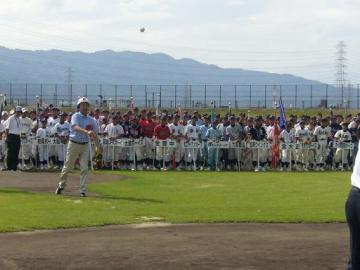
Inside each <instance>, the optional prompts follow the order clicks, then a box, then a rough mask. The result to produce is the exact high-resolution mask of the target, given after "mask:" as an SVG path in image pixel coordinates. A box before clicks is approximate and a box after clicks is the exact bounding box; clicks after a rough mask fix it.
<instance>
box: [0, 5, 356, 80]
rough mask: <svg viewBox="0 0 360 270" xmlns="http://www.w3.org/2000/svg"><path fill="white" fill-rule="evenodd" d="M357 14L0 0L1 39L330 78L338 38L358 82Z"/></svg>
mask: <svg viewBox="0 0 360 270" xmlns="http://www.w3.org/2000/svg"><path fill="white" fill-rule="evenodd" d="M359 18H360V1H359V0H341V1H339V0H76V1H75V0H1V1H0V36H1V41H0V46H4V47H8V48H12V49H14V48H16V49H30V50H47V49H60V50H67V51H85V52H94V51H98V50H107V49H111V50H115V51H139V52H146V53H158V52H161V53H166V54H169V55H170V56H172V57H174V58H176V59H181V58H193V59H195V60H198V61H200V62H203V63H207V64H214V65H217V66H220V67H226V68H242V69H249V70H259V71H267V72H273V73H281V74H293V75H297V76H302V77H305V78H307V79H313V80H318V81H321V82H325V83H334V82H335V80H336V75H335V73H336V58H337V54H336V51H337V49H336V45H337V44H338V43H339V42H340V41H344V42H345V44H346V48H345V51H346V59H347V60H346V65H347V68H346V72H347V76H346V79H347V82H348V83H360V51H359V50H358V48H360V35H359V29H360V19H359ZM142 27H145V29H146V30H145V32H144V33H142V32H140V31H139V29H140V28H142Z"/></svg>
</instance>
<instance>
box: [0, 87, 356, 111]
mask: <svg viewBox="0 0 360 270" xmlns="http://www.w3.org/2000/svg"><path fill="white" fill-rule="evenodd" d="M359 90H360V89H359V85H358V84H357V85H354V84H352V85H326V84H313V85H290V84H289V85H110V84H46V83H43V84H34V83H0V93H2V94H5V95H6V99H7V104H8V105H21V106H33V105H35V104H36V103H37V101H38V102H39V103H40V104H41V105H43V106H45V105H48V104H53V105H55V106H59V107H62V106H63V107H68V106H74V103H75V101H76V100H77V98H78V97H79V96H86V97H88V98H89V99H90V101H91V102H92V103H93V104H94V105H95V106H98V107H108V108H113V109H116V108H126V107H128V106H129V105H130V103H131V102H132V100H133V102H134V104H135V106H138V107H145V108H175V107H179V106H181V107H182V108H209V107H214V108H228V107H229V106H230V107H231V108H273V107H274V106H276V102H277V100H278V99H279V97H281V98H282V101H283V103H284V105H285V106H286V107H288V108H294V109H305V108H345V109H359V106H360V104H359V102H360V97H359V94H360V93H359Z"/></svg>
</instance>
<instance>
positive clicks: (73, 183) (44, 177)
mask: <svg viewBox="0 0 360 270" xmlns="http://www.w3.org/2000/svg"><path fill="white" fill-rule="evenodd" d="M59 178H60V172H36V173H35V172H21V171H17V172H13V171H4V172H1V173H0V187H9V188H17V189H20V190H24V191H30V192H51V193H53V192H55V189H56V188H57V186H58V183H59ZM126 178H127V177H126V176H121V175H112V174H101V173H89V183H97V182H109V181H121V180H124V179H126ZM79 185H80V173H79V172H77V173H73V174H70V175H69V177H68V182H67V186H66V189H65V195H69V196H74V195H75V196H78V195H79ZM91 195H96V194H91Z"/></svg>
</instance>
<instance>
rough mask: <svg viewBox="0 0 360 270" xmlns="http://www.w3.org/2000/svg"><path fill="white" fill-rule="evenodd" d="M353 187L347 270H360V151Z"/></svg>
mask: <svg viewBox="0 0 360 270" xmlns="http://www.w3.org/2000/svg"><path fill="white" fill-rule="evenodd" d="M359 138H360V129H357V139H358V140H359ZM351 185H352V187H351V190H350V193H349V196H348V199H347V201H346V204H345V213H346V220H347V223H348V226H349V231H350V260H349V263H348V268H347V270H358V269H360V245H359V243H360V234H359V227H360V208H359V205H360V151H358V152H357V154H356V158H355V163H354V169H353V173H352V175H351Z"/></svg>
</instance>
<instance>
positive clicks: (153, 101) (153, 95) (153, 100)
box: [152, 92, 155, 109]
mask: <svg viewBox="0 0 360 270" xmlns="http://www.w3.org/2000/svg"><path fill="white" fill-rule="evenodd" d="M152 108H153V109H154V108H155V93H154V92H152Z"/></svg>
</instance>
